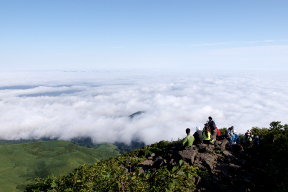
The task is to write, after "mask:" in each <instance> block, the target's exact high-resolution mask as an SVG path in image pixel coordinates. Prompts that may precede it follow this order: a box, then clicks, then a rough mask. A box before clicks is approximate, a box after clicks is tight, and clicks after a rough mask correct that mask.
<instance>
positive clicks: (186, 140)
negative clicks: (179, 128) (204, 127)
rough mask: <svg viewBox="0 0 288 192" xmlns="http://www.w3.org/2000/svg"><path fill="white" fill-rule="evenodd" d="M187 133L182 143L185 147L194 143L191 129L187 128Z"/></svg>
mask: <svg viewBox="0 0 288 192" xmlns="http://www.w3.org/2000/svg"><path fill="white" fill-rule="evenodd" d="M186 134H187V136H186V137H185V138H184V140H183V142H182V144H183V146H184V147H191V146H192V145H193V142H194V136H193V135H190V129H189V128H187V129H186Z"/></svg>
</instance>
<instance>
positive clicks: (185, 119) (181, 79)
mask: <svg viewBox="0 0 288 192" xmlns="http://www.w3.org/2000/svg"><path fill="white" fill-rule="evenodd" d="M275 74H276V75H275ZM275 74H274V75H271V74H269V73H267V74H260V75H259V74H258V75H256V74H255V73H250V74H246V73H242V74H238V73H215V74H213V75H212V74H205V73H202V74H200V73H188V72H186V73H173V75H171V74H165V75H163V74H160V73H156V72H155V73H137V74H135V73H133V72H131V71H130V72H119V71H114V72H109V71H101V72H95V71H94V72H85V71H83V72H79V71H77V72H73V71H69V72H11V73H9V72H5V73H4V72H1V74H0V75H1V82H0V114H1V115H0V139H8V140H14V139H32V138H33V139H39V138H42V137H45V138H58V139H64V140H69V139H72V138H75V137H91V138H92V139H93V142H95V143H101V142H111V143H113V142H116V141H118V142H125V143H129V142H131V141H132V140H135V139H139V140H141V141H144V142H145V143H146V144H150V143H153V142H156V141H159V140H176V139H178V138H182V137H184V136H185V129H186V128H187V127H190V128H191V129H192V131H194V130H195V127H196V126H199V127H201V128H202V127H203V124H204V123H205V122H206V121H207V118H208V116H212V117H213V119H214V120H215V122H216V124H217V127H219V128H222V127H229V126H232V125H234V127H235V129H236V131H238V132H241V133H244V132H245V131H246V130H247V129H249V128H251V127H253V126H258V127H269V123H270V122H271V121H275V120H277V121H282V123H287V114H288V102H287V95H288V89H287V88H288V86H287V85H288V78H287V77H286V76H284V75H283V76H282V75H279V74H278V73H275ZM137 111H143V112H144V113H141V114H139V115H135V116H134V117H133V118H131V117H129V116H130V115H131V114H133V113H135V112H137ZM285 121H286V122H285Z"/></svg>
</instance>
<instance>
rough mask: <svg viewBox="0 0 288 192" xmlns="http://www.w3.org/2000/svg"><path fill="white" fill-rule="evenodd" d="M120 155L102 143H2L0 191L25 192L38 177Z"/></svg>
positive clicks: (53, 141) (112, 146)
mask: <svg viewBox="0 0 288 192" xmlns="http://www.w3.org/2000/svg"><path fill="white" fill-rule="evenodd" d="M118 154H119V152H118V150H117V147H116V146H115V145H111V144H101V145H98V146H97V147H96V148H87V147H82V146H79V145H75V144H73V143H71V142H68V141H57V140H50V141H41V142H27V143H20V144H7V143H5V142H3V141H2V142H1V143H0V173H1V174H0V192H7V191H9V192H10V191H23V190H24V186H25V184H27V182H29V181H32V180H33V179H34V178H35V177H46V176H48V175H50V174H52V175H58V176H59V175H63V174H67V173H69V172H70V171H72V170H73V169H75V168H76V167H78V166H80V165H82V164H92V163H94V162H95V161H96V160H97V159H99V160H101V159H107V158H110V157H114V156H117V155H118Z"/></svg>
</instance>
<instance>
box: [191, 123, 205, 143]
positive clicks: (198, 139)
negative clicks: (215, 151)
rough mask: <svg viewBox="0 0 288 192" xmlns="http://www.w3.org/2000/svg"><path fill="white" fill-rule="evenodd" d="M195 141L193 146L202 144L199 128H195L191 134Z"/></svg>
mask: <svg viewBox="0 0 288 192" xmlns="http://www.w3.org/2000/svg"><path fill="white" fill-rule="evenodd" d="M193 136H194V138H195V140H194V144H201V143H203V136H202V131H201V130H200V129H199V127H196V131H195V133H194V134H193Z"/></svg>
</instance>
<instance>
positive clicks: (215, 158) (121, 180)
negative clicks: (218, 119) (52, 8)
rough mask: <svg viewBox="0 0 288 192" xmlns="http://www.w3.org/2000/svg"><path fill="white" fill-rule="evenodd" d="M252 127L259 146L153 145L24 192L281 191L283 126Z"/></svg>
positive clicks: (284, 180) (284, 183) (286, 140)
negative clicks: (258, 138)
mask: <svg viewBox="0 0 288 192" xmlns="http://www.w3.org/2000/svg"><path fill="white" fill-rule="evenodd" d="M270 126H271V127H270V128H269V129H259V128H253V131H254V133H257V134H258V135H259V136H261V143H260V145H255V146H253V145H252V146H250V145H249V146H246V147H244V149H243V147H242V146H241V145H239V144H235V145H234V144H233V145H231V144H229V142H228V141H227V140H226V139H223V140H220V141H217V142H216V143H215V145H206V144H200V145H196V146H193V147H190V148H183V147H182V146H181V142H180V141H175V142H167V141H161V142H159V143H155V144H152V145H150V146H145V147H143V148H142V149H138V150H135V151H133V152H130V153H127V154H124V155H121V156H117V157H116V158H112V159H109V160H104V161H97V162H96V163H95V164H94V165H92V166H87V165H83V166H81V167H79V168H77V169H75V170H74V171H73V172H71V173H70V174H68V175H66V176H62V177H48V178H45V179H38V180H37V181H35V182H34V183H33V184H31V185H29V186H27V188H26V191H27V192H30V191H50V190H51V191H83V192H85V191H86V192H88V191H99V192H101V191H122V192H124V191H143V192H144V191H145V192H146V191H151V192H155V191H159V192H160V191H161V192H162V191H199V192H200V191H205V192H207V191H208V192H210V191H211V192H215V191H219V192H220V191H221V192H223V191H233V192H242V191H243V192H247V191H275V192H278V191H287V189H288V170H287V169H288V168H287V166H286V163H287V158H286V157H287V156H288V125H285V126H282V125H281V124H280V122H276V123H273V122H272V123H271V124H270Z"/></svg>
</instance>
